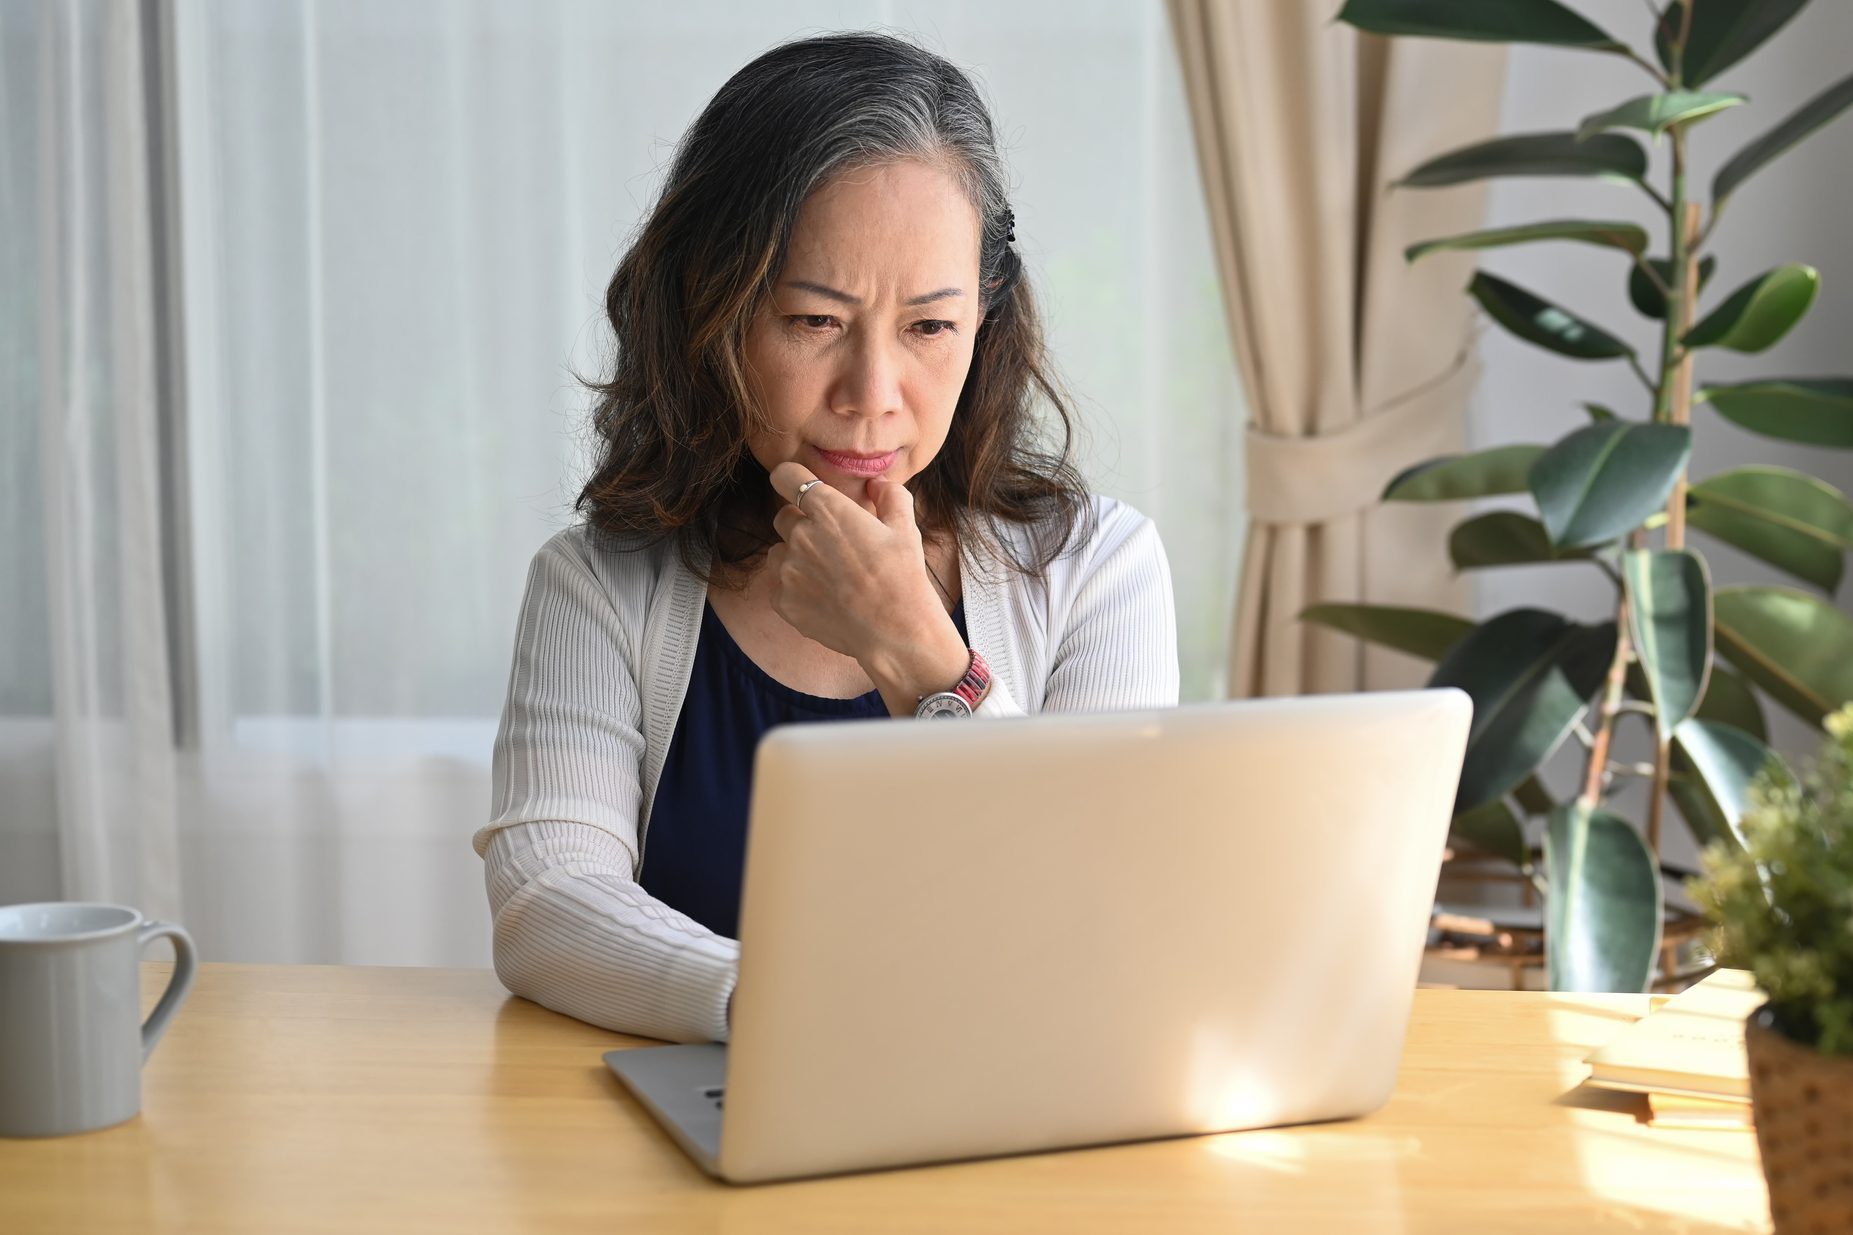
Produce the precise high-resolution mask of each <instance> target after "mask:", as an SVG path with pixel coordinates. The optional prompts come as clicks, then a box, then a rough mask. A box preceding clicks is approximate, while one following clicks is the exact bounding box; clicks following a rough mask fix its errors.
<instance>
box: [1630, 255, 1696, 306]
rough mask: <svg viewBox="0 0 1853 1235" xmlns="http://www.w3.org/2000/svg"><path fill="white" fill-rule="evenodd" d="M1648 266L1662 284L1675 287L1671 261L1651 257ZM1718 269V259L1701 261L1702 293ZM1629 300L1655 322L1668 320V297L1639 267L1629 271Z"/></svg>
mask: <svg viewBox="0 0 1853 1235" xmlns="http://www.w3.org/2000/svg"><path fill="white" fill-rule="evenodd" d="M1647 264H1648V265H1649V266H1651V267H1653V270H1654V273H1655V274H1657V275H1659V276H1660V282H1661V283H1664V284H1666V285H1667V286H1668V287H1671V286H1673V263H1672V262H1671V261H1670V260H1669V259H1667V258H1664V257H1650V258H1648V259H1647ZM1717 268H1718V259H1717V258H1715V257H1705V258H1701V259H1699V290H1700V291H1704V290H1705V285H1706V284H1707V283H1709V282H1711V275H1712V271H1714V270H1716V269H1717ZM1628 299H1629V300H1631V301H1633V302H1634V307H1635V308H1637V309H1639V310H1640V311H1641V312H1642V313H1643V314H1645V315H1646V316H1648V317H1651V318H1653V319H1654V320H1655V321H1657V322H1663V321H1665V320H1666V297H1665V296H1664V295H1662V294H1661V293H1660V287H1659V285H1658V284H1656V283H1655V282H1654V281H1653V280H1652V279H1650V278H1648V277H1647V274H1646V272H1645V271H1643V270H1642V269H1641V268H1640V266H1638V265H1637V266H1635V267H1633V268H1632V269H1630V270H1629V271H1628Z"/></svg>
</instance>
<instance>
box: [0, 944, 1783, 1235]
mask: <svg viewBox="0 0 1853 1235" xmlns="http://www.w3.org/2000/svg"><path fill="white" fill-rule="evenodd" d="M166 972H167V966H165V965H161V964H154V963H150V964H148V965H147V966H146V967H145V970H144V974H143V978H144V986H145V988H146V989H145V996H146V997H147V999H148V1001H149V1002H150V1003H152V997H153V995H154V994H155V993H156V992H157V991H158V989H159V986H158V984H159V983H160V982H162V981H164V980H165V977H166ZM1646 1007H1647V1000H1646V997H1644V996H1627V995H1600V996H1561V995H1560V996H1551V995H1535V994H1521V993H1508V992H1480V991H1440V990H1423V991H1419V992H1417V996H1416V1005H1415V1014H1414V1018H1413V1021H1412V1023H1411V1026H1410V1033H1409V1043H1408V1049H1407V1053H1406V1055H1405V1058H1404V1063H1403V1068H1402V1072H1401V1077H1400V1082H1399V1084H1398V1086H1397V1090H1396V1094H1395V1097H1394V1098H1393V1099H1392V1100H1391V1102H1390V1104H1389V1105H1388V1106H1387V1107H1386V1108H1384V1110H1382V1111H1381V1112H1379V1113H1378V1114H1376V1115H1373V1116H1371V1117H1369V1118H1367V1119H1364V1120H1359V1121H1353V1122H1348V1123H1342V1124H1326V1125H1320V1126H1315V1127H1306V1128H1298V1129H1290V1130H1280V1131H1265V1132H1238V1133H1230V1134H1226V1135H1222V1136H1212V1137H1193V1138H1187V1139H1180V1140H1171V1141H1152V1142H1146V1143H1142V1144H1137V1145H1123V1146H1115V1147H1112V1148H1107V1149H1088V1150H1080V1151H1074V1152H1067V1153H1057V1154H1044V1155H1035V1156H1029V1157H1021V1158H1010V1159H996V1160H991V1161H986V1162H976V1163H962V1164H957V1165H951V1166H935V1167H923V1168H915V1169H911V1170H902V1171H891V1172H885V1173H881V1174H871V1175H860V1176H849V1177H843V1178H837V1179H826V1180H810V1181H804V1182H798V1183H789V1184H772V1185H763V1186H759V1187H753V1188H736V1187H732V1186H729V1185H726V1184H716V1183H712V1182H710V1181H709V1180H708V1179H707V1178H706V1177H705V1176H703V1175H702V1174H700V1172H698V1171H697V1170H696V1169H695V1168H694V1167H693V1166H692V1165H691V1164H690V1163H689V1162H688V1161H687V1160H686V1159H685V1158H684V1157H683V1156H682V1153H681V1151H680V1150H678V1149H677V1148H676V1147H675V1146H674V1144H673V1143H671V1142H670V1141H669V1139H668V1138H667V1137H666V1136H665V1135H664V1134H663V1133H662V1132H661V1131H660V1130H659V1129H658V1128H657V1126H656V1124H655V1122H654V1121H653V1120H652V1119H651V1118H650V1117H649V1115H648V1114H646V1113H645V1112H644V1111H643V1109H642V1108H641V1107H639V1106H638V1105H637V1104H636V1103H635V1102H634V1101H632V1100H631V1098H630V1097H629V1095H628V1094H627V1093H626V1092H625V1091H624V1090H623V1089H622V1088H620V1087H619V1085H618V1084H617V1082H616V1081H615V1080H614V1079H613V1078H612V1077H611V1075H610V1074H609V1073H608V1072H607V1070H606V1069H605V1067H604V1065H603V1064H602V1063H601V1062H600V1060H599V1054H600V1052H602V1051H605V1050H609V1049H611V1048H613V1047H618V1046H629V1045H639V1044H642V1043H643V1042H644V1039H639V1038H627V1037H624V1036H622V1035H619V1034H613V1033H607V1032H605V1031H603V1030H599V1029H594V1028H592V1027H591V1026H588V1025H584V1024H581V1023H579V1022H577V1021H574V1020H570V1019H568V1018H566V1017H562V1016H558V1015H556V1014H554V1013H552V1012H549V1011H547V1010H546V1009H544V1008H541V1007H539V1006H537V1005H535V1004H531V1003H528V1002H526V1001H524V1000H518V999H512V998H510V997H508V995H507V993H506V992H505V991H503V989H502V988H501V986H500V985H498V984H497V982H496V980H495V977H494V975H493V974H491V973H489V972H487V971H478V970H438V969H361V968H339V967H323V966H245V965H206V966H204V967H202V971H201V974H200V978H199V983H198V985H197V986H196V987H195V989H194V991H193V995H192V998H191V999H190V1000H189V1001H188V1005H187V1006H186V1007H185V1008H183V1009H182V1010H181V1013H180V1015H179V1017H178V1018H177V1019H176V1020H175V1022H174V1025H173V1027H172V1029H171V1030H170V1031H169V1033H168V1036H167V1039H166V1040H165V1041H164V1042H163V1043H162V1044H161V1046H160V1047H159V1048H158V1049H157V1050H156V1051H155V1054H154V1057H153V1059H152V1060H150V1062H149V1064H148V1067H147V1070H146V1073H145V1080H144V1089H143V1110H142V1114H141V1116H140V1117H139V1118H137V1119H134V1120H131V1121H130V1122H128V1123H126V1124H123V1125H120V1126H119V1127H116V1128H111V1129H107V1130H104V1131H101V1132H95V1133H90V1134H88V1135H83V1136H71V1137H62V1138H56V1139H50V1140H37V1141H18V1140H15V1141H0V1232H6V1233H7V1235H27V1233H28V1232H32V1233H35V1235H36V1233H37V1232H59V1233H60V1235H77V1233H79V1232H99V1233H101V1232H108V1233H109V1235H126V1233H129V1232H136V1231H155V1230H160V1231H184V1232H187V1233H188V1235H205V1233H207V1232H236V1233H237V1235H247V1233H251V1232H293V1231H340V1232H344V1233H350V1232H351V1233H355V1235H359V1233H361V1232H370V1231H390V1232H395V1233H405V1232H427V1231H428V1232H442V1233H443V1235H459V1233H464V1232H474V1231H484V1232H489V1231H494V1232H512V1231H529V1230H533V1231H542V1230H544V1231H550V1232H551V1231H569V1232H570V1231H586V1232H594V1231H596V1232H599V1233H600V1235H607V1233H610V1232H651V1233H652V1235H654V1233H656V1232H669V1233H673V1232H680V1231H699V1232H719V1233H727V1235H736V1233H752V1232H791V1233H793V1235H797V1233H804V1235H811V1233H814V1232H857V1233H858V1235H860V1233H862V1232H869V1231H920V1232H928V1231H930V1232H961V1233H963V1232H988V1231H1000V1232H1002V1231H1007V1232H1030V1231H1060V1232H1063V1233H1065V1235H1066V1233H1070V1232H1079V1233H1085V1232H1090V1231H1136V1232H1160V1233H1164V1235H1175V1233H1184V1232H1197V1231H1203V1232H1209V1231H1215V1232H1219V1233H1222V1232H1231V1231H1238V1230H1239V1231H1242V1232H1248V1231H1264V1230H1282V1231H1294V1232H1345V1233H1346V1235H1350V1233H1352V1232H1364V1231H1392V1232H1398V1233H1399V1235H1408V1233H1413V1232H1431V1231H1432V1232H1450V1233H1452V1232H1472V1233H1474V1235H1492V1233H1494V1232H1519V1231H1574V1232H1579V1233H1581V1232H1595V1231H1688V1232H1711V1231H1740V1230H1765V1229H1767V1225H1768V1220H1767V1214H1768V1210H1767V1201H1766V1194H1765V1192H1764V1188H1763V1181H1762V1176H1761V1174H1760V1171H1759V1169H1758V1165H1757V1156H1756V1145H1755V1138H1754V1137H1753V1136H1752V1135H1750V1134H1748V1133H1744V1132H1718V1131H1676V1130H1670V1129H1663V1128H1651V1127H1647V1126H1646V1125H1644V1124H1642V1123H1640V1122H1638V1118H1637V1117H1638V1116H1639V1115H1640V1114H1642V1113H1644V1108H1643V1107H1641V1106H1640V1105H1639V1104H1638V1103H1637V1101H1636V1100H1635V1099H1634V1098H1631V1097H1629V1096H1627V1095H1621V1094H1608V1093H1604V1092H1603V1091H1600V1090H1592V1089H1589V1088H1588V1087H1586V1086H1581V1085H1579V1081H1580V1080H1581V1078H1582V1076H1583V1075H1584V1069H1583V1068H1582V1067H1581V1066H1580V1065H1579V1064H1578V1062H1577V1061H1578V1060H1579V1059H1580V1058H1581V1057H1582V1056H1583V1055H1584V1054H1585V1053H1586V1052H1587V1051H1588V1050H1589V1049H1590V1048H1591V1047H1593V1046H1594V1045H1596V1044H1598V1043H1600V1042H1602V1041H1603V1040H1605V1039H1606V1038H1607V1037H1608V1036H1609V1035H1610V1034H1612V1033H1614V1032H1615V1031H1616V1030H1617V1029H1619V1028H1620V1027H1621V1026H1623V1025H1624V1024H1626V1023H1627V1022H1628V1021H1630V1020H1631V1019H1633V1018H1634V1017H1636V1016H1638V1015H1640V1014H1642V1013H1644V1012H1645V1011H1646Z"/></svg>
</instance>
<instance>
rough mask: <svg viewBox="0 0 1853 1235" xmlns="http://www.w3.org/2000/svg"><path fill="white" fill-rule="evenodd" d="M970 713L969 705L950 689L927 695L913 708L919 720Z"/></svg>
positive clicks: (945, 717) (939, 718)
mask: <svg viewBox="0 0 1853 1235" xmlns="http://www.w3.org/2000/svg"><path fill="white" fill-rule="evenodd" d="M971 714H972V709H971V705H970V704H968V703H966V702H965V700H963V699H961V698H960V697H959V696H957V695H955V694H953V693H952V692H951V691H941V692H940V693H939V694H937V695H928V696H927V697H926V698H924V699H922V700H921V701H920V706H919V707H917V708H915V709H914V715H915V716H916V717H917V718H919V719H921V720H944V719H947V718H951V717H960V716H970V715H971Z"/></svg>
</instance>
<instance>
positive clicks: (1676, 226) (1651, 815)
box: [1646, 0, 1702, 858]
mask: <svg viewBox="0 0 1853 1235" xmlns="http://www.w3.org/2000/svg"><path fill="white" fill-rule="evenodd" d="M1682 7H1683V8H1684V10H1685V11H1684V13H1683V14H1682V21H1681V28H1680V39H1679V43H1678V45H1677V46H1676V47H1675V48H1674V51H1673V77H1674V79H1675V80H1678V79H1680V77H1681V73H1682V65H1683V57H1684V53H1685V36H1686V34H1687V33H1688V32H1689V31H1690V29H1691V25H1692V6H1691V2H1690V0H1682ZM1672 136H1673V200H1672V209H1671V210H1670V211H1669V212H1668V216H1669V217H1668V220H1667V222H1668V223H1669V225H1670V227H1669V230H1670V231H1671V233H1672V235H1671V239H1672V249H1673V253H1672V273H1673V282H1674V283H1675V284H1676V285H1677V286H1676V287H1675V288H1673V289H1669V295H1668V296H1667V301H1666V334H1665V337H1664V339H1663V340H1662V344H1661V351H1660V387H1659V391H1658V392H1657V395H1656V397H1655V399H1654V419H1655V420H1656V421H1662V422H1665V423H1667V424H1674V425H1689V424H1690V423H1691V421H1692V363H1693V358H1692V349H1691V348H1689V347H1685V346H1683V345H1682V344H1681V342H1680V340H1682V339H1683V338H1685V335H1686V332H1687V331H1688V330H1690V329H1691V328H1692V316H1693V306H1694V304H1695V303H1696V302H1697V300H1698V294H1699V246H1700V244H1701V243H1702V237H1701V233H1700V227H1699V222H1700V218H1699V216H1700V208H1699V204H1698V203H1697V202H1688V201H1687V200H1686V134H1685V130H1684V128H1683V127H1681V126H1678V125H1675V126H1674V128H1673V134H1672ZM1686 484H1687V481H1686V472H1685V469H1684V468H1682V469H1680V473H1679V476H1678V478H1677V479H1675V480H1674V481H1673V492H1672V494H1671V495H1670V496H1669V497H1668V498H1667V505H1666V547H1667V548H1668V549H1670V550H1677V549H1684V548H1685V547H1686ZM1671 772H1672V743H1671V741H1670V739H1669V738H1668V736H1667V735H1665V734H1663V733H1662V732H1661V731H1660V728H1659V726H1658V725H1657V724H1656V725H1655V727H1654V764H1653V784H1652V786H1651V787H1650V788H1649V790H1648V797H1647V837H1646V839H1647V847H1648V848H1649V849H1650V850H1652V851H1653V853H1654V856H1655V857H1656V858H1657V857H1658V856H1659V855H1660V835H1661V831H1662V826H1663V824H1664V822H1665V818H1666V787H1667V780H1668V779H1669V777H1670V775H1671Z"/></svg>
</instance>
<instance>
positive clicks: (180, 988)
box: [135, 922, 199, 1063]
mask: <svg viewBox="0 0 1853 1235" xmlns="http://www.w3.org/2000/svg"><path fill="white" fill-rule="evenodd" d="M162 937H166V938H168V939H171V940H173V941H174V974H173V976H172V977H170V978H169V979H168V980H167V989H166V990H165V991H163V992H161V1002H159V1003H157V1004H155V1005H154V1011H153V1012H151V1013H149V1015H148V1019H147V1021H145V1022H144V1023H143V1024H142V1062H143V1063H147V1062H148V1056H149V1055H151V1054H153V1053H154V1044H155V1043H157V1042H159V1041H160V1040H161V1035H162V1034H164V1033H166V1032H167V1022H168V1021H169V1020H171V1019H173V1015H174V1012H175V1011H176V1010H177V1009H178V1008H179V1007H180V1001H181V1000H182V999H185V998H186V997H187V992H188V991H190V990H192V989H193V975H194V972H195V971H196V970H197V969H198V968H199V965H198V958H197V957H196V956H195V955H194V951H193V936H191V935H189V934H187V932H186V929H185V928H184V927H182V926H180V925H178V924H176V923H173V922H145V923H143V924H142V929H141V933H140V935H138V936H137V937H136V940H135V951H136V953H137V954H138V955H139V954H140V953H141V952H142V951H143V950H144V949H146V948H147V946H148V945H149V944H151V943H153V942H154V941H155V940H157V939H160V938H162Z"/></svg>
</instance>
